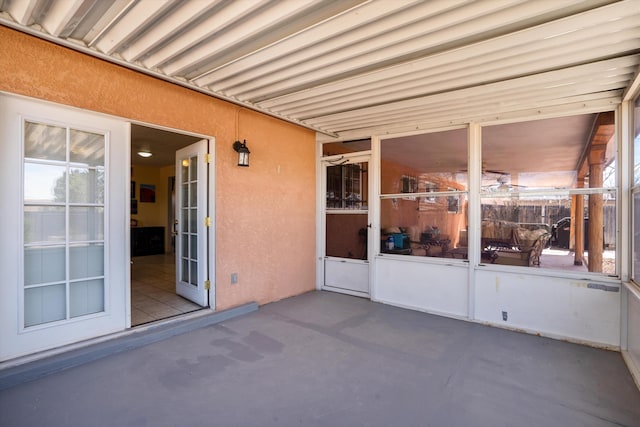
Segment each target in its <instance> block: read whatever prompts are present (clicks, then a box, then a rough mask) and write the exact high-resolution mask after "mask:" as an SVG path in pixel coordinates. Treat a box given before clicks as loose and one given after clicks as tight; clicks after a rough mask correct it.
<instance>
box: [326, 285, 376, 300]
mask: <svg viewBox="0 0 640 427" xmlns="http://www.w3.org/2000/svg"><path fill="white" fill-rule="evenodd" d="M322 290H323V291H328V292H337V293H340V294H347V295H353V296H354V297H361V298H367V299H371V295H370V294H369V293H368V292H362V291H353V290H351V289H344V288H338V287H335V286H327V285H324V286H323V287H322Z"/></svg>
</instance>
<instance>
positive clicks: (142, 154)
mask: <svg viewBox="0 0 640 427" xmlns="http://www.w3.org/2000/svg"><path fill="white" fill-rule="evenodd" d="M138 156H140V157H145V158H146V157H151V156H153V154H152V153H150V152H148V151H138Z"/></svg>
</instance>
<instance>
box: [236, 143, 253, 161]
mask: <svg viewBox="0 0 640 427" xmlns="http://www.w3.org/2000/svg"><path fill="white" fill-rule="evenodd" d="M233 149H234V150H236V151H237V152H238V166H249V153H251V151H249V148H247V140H246V139H245V140H244V141H242V142H240V141H236V142H234V143H233Z"/></svg>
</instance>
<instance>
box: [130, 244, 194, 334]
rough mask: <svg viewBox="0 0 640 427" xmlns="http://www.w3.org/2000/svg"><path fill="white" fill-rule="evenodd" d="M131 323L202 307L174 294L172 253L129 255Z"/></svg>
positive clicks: (163, 317) (174, 274) (139, 322)
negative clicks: (133, 256) (130, 261)
mask: <svg viewBox="0 0 640 427" xmlns="http://www.w3.org/2000/svg"><path fill="white" fill-rule="evenodd" d="M132 261H133V263H132V264H131V326H138V325H142V324H143V323H149V322H154V321H156V320H161V319H166V318H167V317H172V316H178V315H180V314H184V313H189V312H191V311H196V310H199V309H201V308H202V307H200V306H199V305H197V304H195V303H193V302H191V301H189V300H187V299H185V298H182V297H181V296H179V295H177V294H176V283H175V277H176V266H175V262H174V256H173V255H149V256H142V257H135V258H132Z"/></svg>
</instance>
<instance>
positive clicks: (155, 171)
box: [131, 165, 173, 232]
mask: <svg viewBox="0 0 640 427" xmlns="http://www.w3.org/2000/svg"><path fill="white" fill-rule="evenodd" d="M171 170H173V168H171ZM163 172H164V171H163V168H154V167H149V166H139V165H135V166H133V167H132V175H131V181H133V182H135V183H136V194H135V195H136V197H135V200H137V201H138V213H137V214H133V213H132V214H131V219H135V220H137V221H138V227H165V228H166V226H167V203H168V200H167V191H168V190H167V178H166V176H165V173H163ZM141 184H147V185H153V186H155V190H156V196H155V202H145V203H143V202H142V200H141V198H140V185H141ZM165 232H166V230H165Z"/></svg>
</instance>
